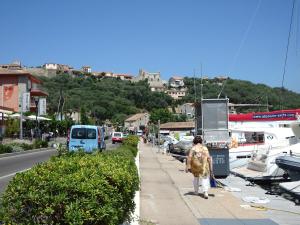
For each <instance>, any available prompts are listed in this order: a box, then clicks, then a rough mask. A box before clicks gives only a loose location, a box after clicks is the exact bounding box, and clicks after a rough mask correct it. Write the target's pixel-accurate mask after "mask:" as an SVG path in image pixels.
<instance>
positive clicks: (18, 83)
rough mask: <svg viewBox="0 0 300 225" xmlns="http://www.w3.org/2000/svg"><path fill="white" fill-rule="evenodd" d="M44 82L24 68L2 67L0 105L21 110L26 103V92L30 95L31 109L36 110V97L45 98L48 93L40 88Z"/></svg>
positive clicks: (0, 73) (16, 110) (0, 70)
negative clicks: (10, 68)
mask: <svg viewBox="0 0 300 225" xmlns="http://www.w3.org/2000/svg"><path fill="white" fill-rule="evenodd" d="M41 83H42V82H41V81H40V80H39V79H37V78H36V77H34V76H33V75H31V74H30V73H28V72H25V71H23V70H9V69H0V106H1V107H7V108H10V109H12V110H13V111H15V112H19V111H20V107H21V105H23V104H25V103H24V93H29V94H27V96H28V105H29V108H30V111H33V112H34V111H35V109H36V104H35V98H45V97H46V96H47V95H48V94H47V93H46V92H44V91H42V90H41V89H40V84H41Z"/></svg>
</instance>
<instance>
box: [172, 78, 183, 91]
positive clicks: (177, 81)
mask: <svg viewBox="0 0 300 225" xmlns="http://www.w3.org/2000/svg"><path fill="white" fill-rule="evenodd" d="M169 86H170V87H171V88H182V87H184V82H183V77H178V76H173V77H171V78H170V79H169Z"/></svg>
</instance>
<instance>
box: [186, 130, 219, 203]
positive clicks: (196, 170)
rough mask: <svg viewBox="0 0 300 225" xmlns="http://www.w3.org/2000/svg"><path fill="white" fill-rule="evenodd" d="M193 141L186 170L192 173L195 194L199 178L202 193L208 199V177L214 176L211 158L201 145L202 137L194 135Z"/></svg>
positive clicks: (205, 148)
mask: <svg viewBox="0 0 300 225" xmlns="http://www.w3.org/2000/svg"><path fill="white" fill-rule="evenodd" d="M193 143H194V146H193V147H192V149H191V150H190V152H189V154H188V158H187V165H186V172H188V171H190V172H192V174H193V175H194V181H193V183H194V190H195V194H198V190H199V179H200V178H201V185H202V191H203V195H204V198H205V199H208V189H209V187H210V177H214V175H213V173H212V171H213V170H212V160H211V157H210V155H209V152H208V149H207V147H205V146H204V145H202V138H201V137H200V136H196V137H195V138H194V140H193Z"/></svg>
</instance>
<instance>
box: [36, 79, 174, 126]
mask: <svg viewBox="0 0 300 225" xmlns="http://www.w3.org/2000/svg"><path fill="white" fill-rule="evenodd" d="M41 79H42V80H43V88H44V89H45V90H46V91H47V92H48V93H49V97H48V99H47V102H48V113H50V114H53V113H55V112H57V111H58V105H59V99H60V92H61V91H62V96H63V98H64V102H65V103H64V112H67V113H68V112H72V111H77V112H79V111H81V109H82V108H85V111H86V112H88V113H89V114H90V116H91V117H93V118H95V119H96V120H99V121H103V120H105V119H110V120H112V121H113V122H121V121H123V120H124V119H125V117H127V116H128V115H131V114H134V113H138V112H141V110H146V111H152V110H154V109H160V108H166V107H168V106H169V105H171V104H172V98H171V97H170V96H168V95H166V94H164V93H157V92H151V90H150V88H149V86H148V84H147V82H146V81H140V82H137V83H133V82H130V81H123V80H120V79H116V78H109V79H99V80H98V79H96V78H93V77H89V78H84V77H75V78H73V77H71V76H70V75H59V76H56V77H54V78H46V77H41Z"/></svg>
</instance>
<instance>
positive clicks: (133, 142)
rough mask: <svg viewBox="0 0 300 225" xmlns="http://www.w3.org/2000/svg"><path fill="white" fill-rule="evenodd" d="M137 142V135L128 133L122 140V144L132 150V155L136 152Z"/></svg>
mask: <svg viewBox="0 0 300 225" xmlns="http://www.w3.org/2000/svg"><path fill="white" fill-rule="evenodd" d="M138 143H139V137H138V136H137V135H129V136H128V137H127V138H126V139H125V140H124V141H123V145H125V146H127V148H128V149H129V150H130V151H131V152H132V154H133V156H136V154H137V145H138Z"/></svg>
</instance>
